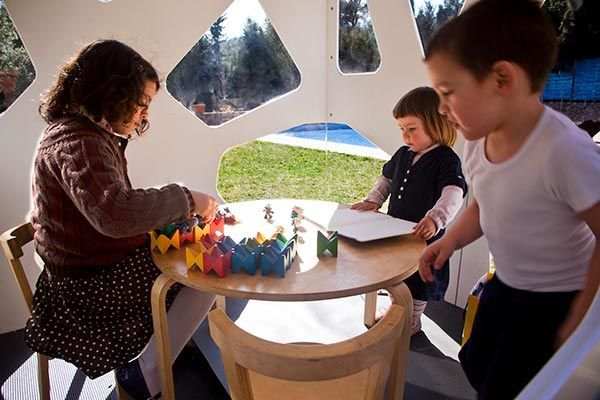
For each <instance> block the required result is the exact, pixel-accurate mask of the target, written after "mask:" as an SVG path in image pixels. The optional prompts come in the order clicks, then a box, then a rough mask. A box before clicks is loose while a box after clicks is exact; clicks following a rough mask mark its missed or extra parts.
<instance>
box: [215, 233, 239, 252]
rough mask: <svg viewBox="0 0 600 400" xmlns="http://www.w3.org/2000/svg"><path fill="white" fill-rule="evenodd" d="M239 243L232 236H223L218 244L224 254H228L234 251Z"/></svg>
mask: <svg viewBox="0 0 600 400" xmlns="http://www.w3.org/2000/svg"><path fill="white" fill-rule="evenodd" d="M236 245H237V243H236V242H235V240H233V239H232V238H231V237H230V236H223V237H221V238H220V239H219V241H218V242H217V246H219V249H221V251H222V252H223V253H227V252H228V251H229V250H231V249H233V248H234V247H235V246H236Z"/></svg>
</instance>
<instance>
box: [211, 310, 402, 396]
mask: <svg viewBox="0 0 600 400" xmlns="http://www.w3.org/2000/svg"><path fill="white" fill-rule="evenodd" d="M405 317H406V315H405V311H404V309H403V308H402V307H400V306H397V305H392V306H391V308H390V310H389V312H388V313H387V314H386V315H385V316H384V317H383V318H382V319H381V320H380V321H379V323H377V324H376V325H374V326H373V327H372V328H371V329H369V330H368V331H367V332H365V333H363V334H361V335H359V336H356V337H354V338H352V339H349V340H345V341H343V342H339V343H333V344H281V343H274V342H270V341H267V340H264V339H260V338H258V337H256V336H253V335H252V334H250V333H248V332H245V331H244V330H242V329H241V328H239V327H238V326H237V325H235V323H234V322H233V321H231V320H230V319H229V318H228V317H227V315H225V313H224V312H223V311H222V310H221V309H218V308H217V309H215V310H213V311H211V313H210V314H209V317H208V318H209V324H210V334H211V336H212V338H213V339H214V341H215V342H216V343H217V345H218V346H219V348H220V349H221V358H222V360H223V364H224V367H225V373H226V375H227V381H228V383H229V390H230V394H231V397H232V399H234V400H237V399H244V400H245V399H254V398H257V399H262V398H265V397H266V398H271V397H272V398H286V399H291V398H348V396H353V398H363V399H382V398H383V394H384V392H385V386H386V382H387V379H388V376H389V375H390V371H391V370H392V362H394V359H395V358H394V354H395V349H397V348H398V346H399V345H400V340H401V334H402V327H403V323H404V318H405ZM272 378H275V379H272ZM290 381H296V382H290ZM323 381H328V382H323ZM298 382H303V383H302V384H299V383H298ZM308 382H312V383H314V384H313V385H312V386H311V385H310V384H309V385H306V384H304V383H308ZM265 386H266V387H265ZM298 390H299V391H303V390H309V391H310V392H311V394H310V395H309V397H306V395H303V394H300V393H298ZM358 396H360V397H358Z"/></svg>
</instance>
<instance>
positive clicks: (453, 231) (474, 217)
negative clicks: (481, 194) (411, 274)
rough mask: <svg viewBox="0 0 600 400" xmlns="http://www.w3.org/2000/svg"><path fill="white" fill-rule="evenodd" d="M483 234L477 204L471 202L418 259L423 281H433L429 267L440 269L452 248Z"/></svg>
mask: <svg viewBox="0 0 600 400" xmlns="http://www.w3.org/2000/svg"><path fill="white" fill-rule="evenodd" d="M482 235H483V232H482V230H481V225H480V223H479V204H477V201H476V200H475V199H473V202H472V203H471V204H470V205H469V206H468V207H467V208H466V209H465V211H464V212H463V213H462V214H461V216H460V217H459V218H458V220H456V222H455V223H454V225H452V227H451V228H450V229H449V230H448V232H446V234H445V235H444V236H443V237H442V238H441V239H440V240H438V241H436V242H434V243H432V244H431V245H429V246H427V248H426V249H425V251H424V252H423V254H422V255H421V258H420V260H419V274H420V275H421V278H422V279H423V280H424V281H425V282H433V280H434V278H433V273H432V272H431V267H433V268H435V269H440V268H442V266H443V265H444V262H445V261H446V260H447V259H448V258H450V256H451V255H452V253H454V250H458V249H460V248H462V247H464V246H466V245H468V244H469V243H471V242H474V241H475V240H477V239H479V238H480V237H481V236H482Z"/></svg>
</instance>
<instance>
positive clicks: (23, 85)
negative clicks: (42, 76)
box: [0, 1, 35, 106]
mask: <svg viewBox="0 0 600 400" xmlns="http://www.w3.org/2000/svg"><path fill="white" fill-rule="evenodd" d="M0 71H7V73H11V71H12V72H14V73H16V86H15V89H14V94H13V98H12V99H10V98H7V100H8V101H12V100H14V99H15V98H17V97H18V96H19V95H20V94H21V93H23V91H25V89H27V87H28V86H29V85H31V82H33V79H34V78H35V70H34V68H33V64H32V63H31V60H30V59H29V55H28V54H27V50H26V49H25V46H24V45H23V42H22V41H21V38H20V37H19V34H18V33H17V31H16V30H15V27H14V25H13V23H12V21H11V19H10V17H9V15H8V12H7V11H6V7H5V6H4V4H3V2H1V1H0ZM0 90H1V91H2V92H3V95H4V96H8V95H9V93H7V92H8V91H7V90H6V88H0ZM0 106H2V104H0Z"/></svg>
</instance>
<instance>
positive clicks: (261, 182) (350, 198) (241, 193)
mask: <svg viewBox="0 0 600 400" xmlns="http://www.w3.org/2000/svg"><path fill="white" fill-rule="evenodd" d="M383 164H384V161H382V160H377V159H374V158H370V157H360V156H353V155H349V154H340V153H332V152H325V151H321V150H312V149H305V148H302V147H296V146H287V145H281V144H275V143H268V142H261V141H252V142H249V143H246V144H243V145H240V146H237V147H234V148H232V149H230V150H229V151H228V152H227V153H225V154H224V155H223V158H222V159H221V164H220V166H219V175H218V178H217V189H218V190H219V193H220V194H221V196H222V197H223V199H224V200H225V201H227V202H235V201H242V200H255V199H266V198H296V199H316V200H330V201H336V202H340V203H353V202H356V201H359V200H362V199H363V198H364V197H365V195H366V194H367V193H368V192H369V190H371V188H372V187H373V184H374V183H375V181H376V180H377V178H378V177H379V176H380V175H381V167H382V166H383Z"/></svg>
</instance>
